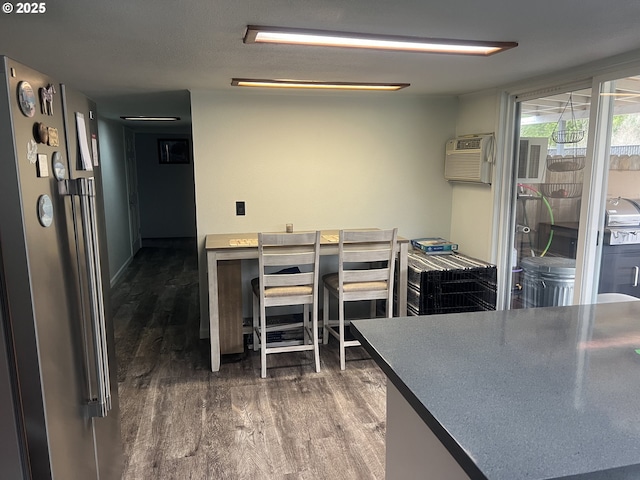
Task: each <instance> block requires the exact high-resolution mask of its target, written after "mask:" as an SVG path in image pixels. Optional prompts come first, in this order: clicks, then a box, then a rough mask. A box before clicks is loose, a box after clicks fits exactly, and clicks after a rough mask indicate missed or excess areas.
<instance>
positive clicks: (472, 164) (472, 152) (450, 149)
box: [444, 135, 494, 183]
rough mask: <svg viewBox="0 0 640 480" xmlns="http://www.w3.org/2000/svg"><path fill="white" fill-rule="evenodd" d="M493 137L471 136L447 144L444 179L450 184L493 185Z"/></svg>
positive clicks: (452, 140) (454, 139)
mask: <svg viewBox="0 0 640 480" xmlns="http://www.w3.org/2000/svg"><path fill="white" fill-rule="evenodd" d="M493 145H494V138H493V135H469V136H466V137H458V138H452V139H451V140H449V141H448V142H447V147H446V155H445V159H444V178H446V179H447V180H449V181H450V182H473V183H491V175H492V168H491V167H492V164H493V156H494V146H493Z"/></svg>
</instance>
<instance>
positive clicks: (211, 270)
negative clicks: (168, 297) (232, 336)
mask: <svg viewBox="0 0 640 480" xmlns="http://www.w3.org/2000/svg"><path fill="white" fill-rule="evenodd" d="M207 272H208V276H209V338H210V342H211V371H212V372H217V371H218V370H220V310H219V304H218V261H217V259H216V253H215V251H212V250H210V251H208V252H207Z"/></svg>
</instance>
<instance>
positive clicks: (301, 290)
mask: <svg viewBox="0 0 640 480" xmlns="http://www.w3.org/2000/svg"><path fill="white" fill-rule="evenodd" d="M251 288H252V289H253V292H254V293H255V294H256V295H258V296H259V295H260V280H259V279H258V278H254V279H253V280H251ZM312 293H313V287H311V286H306V285H295V286H292V287H267V288H265V289H264V296H265V297H289V296H291V295H311V294H312Z"/></svg>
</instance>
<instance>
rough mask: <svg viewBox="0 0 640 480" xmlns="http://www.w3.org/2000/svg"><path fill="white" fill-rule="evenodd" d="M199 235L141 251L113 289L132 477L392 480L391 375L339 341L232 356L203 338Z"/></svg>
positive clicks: (127, 465) (127, 469)
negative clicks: (388, 440) (264, 361)
mask: <svg viewBox="0 0 640 480" xmlns="http://www.w3.org/2000/svg"><path fill="white" fill-rule="evenodd" d="M198 305H199V304H198V272H197V254H196V247H195V242H193V241H170V242H156V243H152V244H151V245H150V246H146V247H145V248H143V249H141V250H140V251H139V252H138V254H137V255H136V257H135V259H134V260H133V262H132V264H131V265H130V266H129V268H128V269H127V271H126V272H125V273H124V275H123V277H122V279H121V280H120V282H119V283H118V284H117V285H116V286H115V287H114V288H113V289H112V296H111V306H112V311H113V315H114V326H115V331H116V355H117V360H118V385H119V392H120V411H121V422H122V439H123V443H124V454H125V455H124V456H125V458H124V474H123V479H125V480H138V479H234V480H235V479H245V478H246V479H272V478H273V479H276V478H277V479H377V478H380V479H382V478H384V453H385V450H384V448H385V442H384V439H385V405H386V387H385V377H384V374H383V373H382V372H381V371H380V370H379V369H378V367H377V366H376V365H375V363H374V362H373V361H372V360H370V359H369V358H368V356H367V354H366V352H365V351H364V350H363V349H361V348H350V349H348V351H347V362H348V363H347V370H346V371H344V372H343V371H340V364H339V359H338V351H337V347H336V344H335V343H333V342H331V343H330V344H329V345H326V346H325V345H323V346H321V351H320V354H321V367H322V371H321V372H320V373H315V372H314V367H313V359H312V355H311V352H305V353H290V354H280V355H271V356H269V358H268V362H269V367H270V368H269V369H268V371H267V375H268V378H266V379H261V378H260V356H259V354H258V352H255V353H254V352H253V351H246V352H245V354H243V355H238V356H234V357H231V358H224V357H223V364H222V366H221V368H220V371H219V372H216V373H213V372H211V371H210V364H209V358H208V357H209V344H208V340H200V339H199V338H198V336H199V335H198V328H199V306H198Z"/></svg>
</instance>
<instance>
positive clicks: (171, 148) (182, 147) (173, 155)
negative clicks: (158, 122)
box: [158, 138, 189, 165]
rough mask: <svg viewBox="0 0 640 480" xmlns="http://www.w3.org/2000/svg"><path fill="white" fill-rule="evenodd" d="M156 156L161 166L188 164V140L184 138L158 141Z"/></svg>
mask: <svg viewBox="0 0 640 480" xmlns="http://www.w3.org/2000/svg"><path fill="white" fill-rule="evenodd" d="M158 154H159V157H158V158H159V161H160V164H161V165H169V164H172V163H189V140H187V139H184V138H177V139H169V138H161V139H158Z"/></svg>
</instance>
